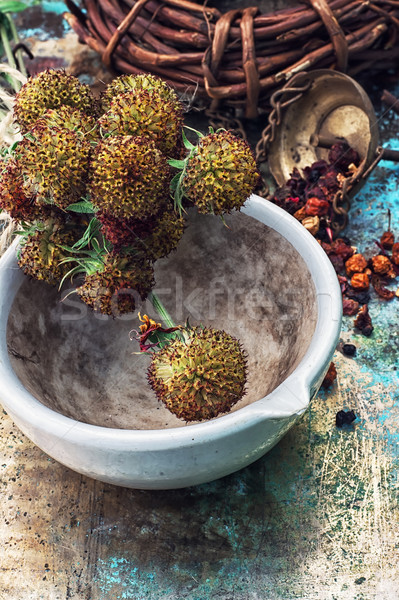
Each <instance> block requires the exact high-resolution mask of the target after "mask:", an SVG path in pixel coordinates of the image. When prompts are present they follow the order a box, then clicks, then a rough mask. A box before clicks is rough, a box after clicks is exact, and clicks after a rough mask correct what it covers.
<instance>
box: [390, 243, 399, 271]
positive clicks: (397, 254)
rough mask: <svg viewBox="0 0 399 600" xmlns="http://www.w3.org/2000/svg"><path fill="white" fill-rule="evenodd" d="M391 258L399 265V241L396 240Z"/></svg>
mask: <svg viewBox="0 0 399 600" xmlns="http://www.w3.org/2000/svg"><path fill="white" fill-rule="evenodd" d="M391 260H392V262H393V264H394V265H397V266H399V242H396V243H395V244H394V245H393V246H392V257H391Z"/></svg>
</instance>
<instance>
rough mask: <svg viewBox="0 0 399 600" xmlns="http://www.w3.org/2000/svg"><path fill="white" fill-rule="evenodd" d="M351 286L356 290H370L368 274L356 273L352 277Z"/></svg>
mask: <svg viewBox="0 0 399 600" xmlns="http://www.w3.org/2000/svg"><path fill="white" fill-rule="evenodd" d="M351 286H352V287H353V288H354V289H355V290H368V289H369V286H370V280H369V276H368V275H367V273H354V274H353V275H352V277H351Z"/></svg>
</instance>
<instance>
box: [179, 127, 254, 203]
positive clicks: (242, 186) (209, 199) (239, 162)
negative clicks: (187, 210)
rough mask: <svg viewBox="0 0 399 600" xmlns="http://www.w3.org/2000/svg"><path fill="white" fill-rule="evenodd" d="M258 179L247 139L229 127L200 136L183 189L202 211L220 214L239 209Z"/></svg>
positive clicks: (188, 166) (188, 167)
mask: <svg viewBox="0 0 399 600" xmlns="http://www.w3.org/2000/svg"><path fill="white" fill-rule="evenodd" d="M258 181H259V172H258V169H257V167H256V161H255V158H254V156H253V154H252V151H251V149H250V147H249V145H248V144H247V142H245V141H244V140H242V139H241V138H238V137H236V136H234V135H233V134H232V133H230V132H229V131H218V132H216V133H211V134H209V135H206V136H204V137H203V138H201V140H200V143H199V145H198V147H197V150H196V152H194V153H193V155H192V156H191V157H190V158H189V160H188V163H187V168H186V173H185V176H184V178H183V182H182V189H183V192H184V194H185V195H186V197H187V198H188V199H189V200H191V201H192V202H194V204H195V205H196V206H197V208H198V211H199V212H200V213H212V214H215V215H220V214H222V213H228V212H230V211H232V210H233V209H238V210H239V209H240V208H241V207H242V205H243V204H244V202H245V200H246V199H247V198H248V197H249V196H250V195H251V194H252V192H253V191H254V189H255V187H256V184H257V182H258Z"/></svg>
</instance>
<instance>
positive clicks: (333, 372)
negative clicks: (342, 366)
mask: <svg viewBox="0 0 399 600" xmlns="http://www.w3.org/2000/svg"><path fill="white" fill-rule="evenodd" d="M336 378H337V369H336V368H335V364H334V363H333V362H331V363H330V366H329V367H328V371H327V373H326V375H325V377H324V379H323V383H322V384H321V385H322V387H323V388H328V387H330V385H332V384H333V383H334V381H335V380H336Z"/></svg>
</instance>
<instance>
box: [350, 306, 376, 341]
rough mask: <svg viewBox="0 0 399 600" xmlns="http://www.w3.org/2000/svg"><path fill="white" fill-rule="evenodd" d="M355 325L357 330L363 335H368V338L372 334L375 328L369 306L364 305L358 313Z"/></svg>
mask: <svg viewBox="0 0 399 600" xmlns="http://www.w3.org/2000/svg"><path fill="white" fill-rule="evenodd" d="M354 325H355V327H356V328H357V329H359V331H361V332H362V334H363V335H366V336H367V337H368V336H370V335H371V334H372V332H373V329H374V327H373V324H372V321H371V317H370V314H369V309H368V306H367V304H363V306H362V307H361V309H360V310H359V312H358V313H357V317H356V319H355V322H354Z"/></svg>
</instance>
